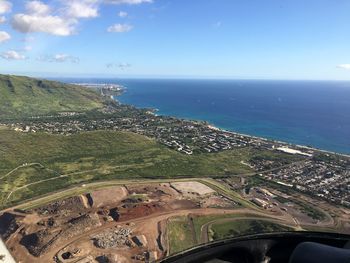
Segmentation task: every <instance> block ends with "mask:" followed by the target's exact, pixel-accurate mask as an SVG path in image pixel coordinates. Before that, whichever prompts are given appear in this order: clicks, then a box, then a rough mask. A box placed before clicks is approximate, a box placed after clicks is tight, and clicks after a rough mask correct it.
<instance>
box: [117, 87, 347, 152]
mask: <svg viewBox="0 0 350 263" xmlns="http://www.w3.org/2000/svg"><path fill="white" fill-rule="evenodd" d="M126 90H127V88H126V87H124V90H123V92H122V93H121V94H119V95H116V96H113V100H115V101H117V102H118V103H120V104H123V105H128V106H132V107H135V108H138V109H147V110H152V114H154V115H155V116H163V117H172V118H176V119H184V120H188V121H193V122H206V123H209V121H206V120H196V119H192V118H182V117H177V116H171V115H165V114H161V113H160V114H159V113H158V112H159V111H160V109H158V108H143V107H137V106H136V105H133V104H129V103H123V102H121V101H119V100H118V99H117V97H119V96H122V95H123V93H124V92H126ZM207 126H208V128H209V129H213V130H217V131H221V132H224V133H228V134H233V135H237V136H244V137H248V138H252V139H256V140H262V141H265V142H274V143H278V144H281V145H283V146H289V147H295V148H297V149H303V150H308V151H314V152H321V153H326V154H332V155H339V156H343V157H346V158H350V154H347V153H340V152H334V151H330V150H325V149H319V148H315V147H310V146H306V145H301V144H294V143H290V142H285V141H280V140H278V139H269V138H264V137H259V136H256V135H250V134H245V133H240V132H236V131H233V130H228V129H224V128H219V127H217V126H215V125H214V124H211V123H209V124H208V125H207Z"/></svg>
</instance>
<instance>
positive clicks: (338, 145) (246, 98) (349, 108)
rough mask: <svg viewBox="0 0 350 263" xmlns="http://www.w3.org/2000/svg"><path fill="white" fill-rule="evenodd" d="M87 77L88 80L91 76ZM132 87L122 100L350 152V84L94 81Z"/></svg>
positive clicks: (231, 127)
mask: <svg viewBox="0 0 350 263" xmlns="http://www.w3.org/2000/svg"><path fill="white" fill-rule="evenodd" d="M85 81H86V80H85ZM90 81H91V82H102V83H117V84H121V85H123V86H125V87H126V88H127V90H126V92H125V93H124V94H123V95H122V96H120V97H118V98H117V99H118V100H119V101H120V102H121V103H126V104H132V105H135V106H137V107H150V108H156V109H158V114H161V115H171V116H176V117H180V118H187V119H197V120H206V121H208V122H209V123H211V124H213V125H215V126H217V127H219V128H223V129H227V130H231V131H235V132H240V133H244V134H249V135H254V136H260V137H265V138H269V139H276V140H281V141H285V142H289V143H294V144H301V145H307V146H312V147H316V148H320V149H323V150H328V151H334V152H339V153H346V154H350V82H336V81H334V82H331V81H268V80H170V79H169V80H163V79H161V80H160V79H158V80H154V79H152V80H151V79H128V80H127V79H118V80H115V79H114V80H108V79H105V80H101V79H99V80H90Z"/></svg>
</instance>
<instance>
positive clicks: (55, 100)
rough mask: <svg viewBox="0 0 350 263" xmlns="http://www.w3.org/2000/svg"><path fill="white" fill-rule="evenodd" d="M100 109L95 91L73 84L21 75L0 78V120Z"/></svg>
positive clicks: (100, 104)
mask: <svg viewBox="0 0 350 263" xmlns="http://www.w3.org/2000/svg"><path fill="white" fill-rule="evenodd" d="M101 107H103V99H102V98H101V97H100V96H99V94H97V93H96V92H95V91H93V90H91V89H87V88H83V87H79V86H76V85H70V84H64V83H60V82H56V81H48V80H42V79H34V78H29V77H22V76H12V75H0V119H1V118H19V117H28V116H33V115H44V114H50V113H58V112H67V111H76V112H83V111H88V110H93V109H97V108H101Z"/></svg>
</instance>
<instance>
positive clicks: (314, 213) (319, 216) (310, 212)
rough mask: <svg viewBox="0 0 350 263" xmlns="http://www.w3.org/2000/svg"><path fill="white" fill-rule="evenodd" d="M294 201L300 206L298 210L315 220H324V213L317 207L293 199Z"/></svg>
mask: <svg viewBox="0 0 350 263" xmlns="http://www.w3.org/2000/svg"><path fill="white" fill-rule="evenodd" d="M293 202H294V203H296V204H297V205H298V206H299V207H300V211H301V212H302V213H304V214H306V215H307V216H309V217H311V218H312V219H315V220H324V219H326V215H325V214H324V213H323V212H321V211H320V210H319V209H317V208H314V207H313V206H311V205H308V204H306V203H304V202H302V201H299V200H293Z"/></svg>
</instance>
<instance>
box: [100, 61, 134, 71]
mask: <svg viewBox="0 0 350 263" xmlns="http://www.w3.org/2000/svg"><path fill="white" fill-rule="evenodd" d="M106 67H107V68H118V69H120V70H125V69H128V68H130V67H131V65H130V64H129V63H119V64H114V63H108V64H106Z"/></svg>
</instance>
